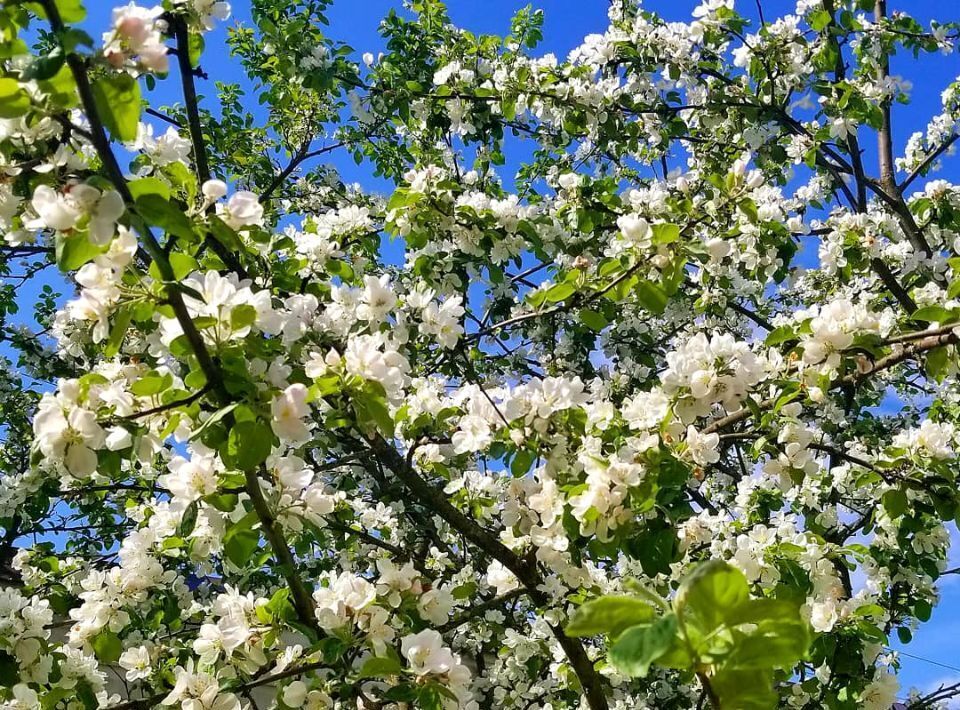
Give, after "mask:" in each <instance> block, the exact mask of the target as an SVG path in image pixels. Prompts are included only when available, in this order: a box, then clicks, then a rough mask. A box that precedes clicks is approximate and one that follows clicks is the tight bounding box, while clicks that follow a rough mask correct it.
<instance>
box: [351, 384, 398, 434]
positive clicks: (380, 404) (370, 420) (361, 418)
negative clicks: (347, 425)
mask: <svg viewBox="0 0 960 710" xmlns="http://www.w3.org/2000/svg"><path fill="white" fill-rule="evenodd" d="M352 402H353V408H354V411H356V413H357V421H358V423H359V424H360V425H361V426H363V427H366V428H375V429H377V430H379V431H380V432H381V433H382V434H384V435H386V436H393V431H394V426H395V425H394V421H393V417H391V416H390V410H389V409H388V408H387V403H386V401H385V400H384V398H383V397H382V396H381V395H379V394H377V393H375V392H369V391H360V392H356V393H354V395H353V399H352Z"/></svg>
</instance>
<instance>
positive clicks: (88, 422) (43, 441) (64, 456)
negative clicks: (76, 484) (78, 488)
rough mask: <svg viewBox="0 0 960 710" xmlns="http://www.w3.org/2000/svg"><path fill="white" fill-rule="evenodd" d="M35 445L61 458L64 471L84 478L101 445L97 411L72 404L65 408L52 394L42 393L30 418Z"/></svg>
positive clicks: (93, 465) (102, 437) (93, 468)
mask: <svg viewBox="0 0 960 710" xmlns="http://www.w3.org/2000/svg"><path fill="white" fill-rule="evenodd" d="M33 430H34V433H35V434H36V436H37V445H38V446H39V447H40V451H41V452H43V454H44V455H45V456H49V457H51V458H54V459H57V460H62V461H63V464H64V466H66V468H67V471H69V472H70V473H71V474H72V475H74V476H77V477H79V478H85V477H87V476H89V475H91V474H92V473H93V472H94V471H96V470H97V453H96V450H97V449H102V448H103V447H104V445H105V440H106V434H105V433H104V431H103V429H102V428H100V424H99V423H97V415H96V414H94V413H93V412H91V411H90V410H87V409H82V408H80V407H73V408H70V409H69V410H67V411H65V410H64V408H63V406H62V405H61V404H60V402H58V401H57V400H56V399H55V398H54V397H52V396H50V395H46V396H44V398H43V399H42V400H41V401H40V405H39V407H38V409H37V414H36V416H35V417H34V420H33Z"/></svg>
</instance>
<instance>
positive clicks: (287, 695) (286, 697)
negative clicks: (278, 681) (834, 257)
mask: <svg viewBox="0 0 960 710" xmlns="http://www.w3.org/2000/svg"><path fill="white" fill-rule="evenodd" d="M307 690H308V689H307V684H306V683H304V682H303V681H302V680H295V681H293V682H292V683H291V684H290V685H288V686H287V687H286V688H284V689H283V694H282V695H281V699H282V700H283V704H284V705H286V706H287V707H291V708H300V707H303V704H304V703H305V702H306V700H307Z"/></svg>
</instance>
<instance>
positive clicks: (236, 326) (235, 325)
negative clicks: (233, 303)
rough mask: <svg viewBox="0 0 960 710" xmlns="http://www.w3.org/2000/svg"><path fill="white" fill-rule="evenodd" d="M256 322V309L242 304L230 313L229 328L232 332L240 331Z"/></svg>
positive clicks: (247, 304)
mask: <svg viewBox="0 0 960 710" xmlns="http://www.w3.org/2000/svg"><path fill="white" fill-rule="evenodd" d="M256 321H257V309H256V308H254V307H253V306H251V305H250V304H249V303H244V304H241V305H239V306H237V307H236V308H234V309H233V310H232V311H230V327H231V328H232V329H233V330H242V329H244V328H247V327H249V326H251V325H253V324H254V323H255V322H256Z"/></svg>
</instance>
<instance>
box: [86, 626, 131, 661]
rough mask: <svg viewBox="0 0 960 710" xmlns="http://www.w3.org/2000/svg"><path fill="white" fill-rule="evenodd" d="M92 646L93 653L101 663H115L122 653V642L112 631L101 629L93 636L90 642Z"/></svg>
mask: <svg viewBox="0 0 960 710" xmlns="http://www.w3.org/2000/svg"><path fill="white" fill-rule="evenodd" d="M90 645H91V646H93V651H94V653H96V654H97V658H98V659H99V660H100V662H101V663H116V662H117V661H118V660H119V659H120V654H121V653H123V644H122V643H121V642H120V637H119V636H117V635H116V634H115V633H113V632H112V631H101V632H100V633H99V634H97V635H96V636H94V637H93V641H91V643H90Z"/></svg>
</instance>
